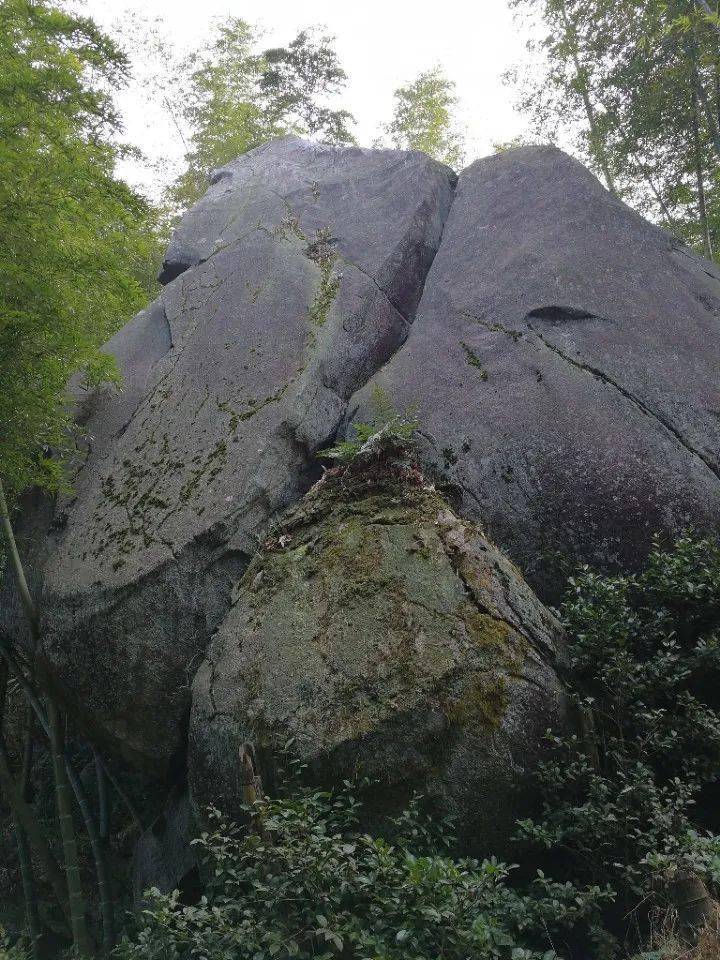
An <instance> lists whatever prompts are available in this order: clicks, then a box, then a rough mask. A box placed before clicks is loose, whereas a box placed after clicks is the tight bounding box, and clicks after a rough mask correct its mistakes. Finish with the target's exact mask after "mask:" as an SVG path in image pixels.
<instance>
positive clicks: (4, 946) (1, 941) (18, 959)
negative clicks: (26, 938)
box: [0, 925, 30, 960]
mask: <svg viewBox="0 0 720 960" xmlns="http://www.w3.org/2000/svg"><path fill="white" fill-rule="evenodd" d="M0 960H30V948H29V947H28V946H27V945H26V944H25V943H24V942H23V941H19V942H13V941H11V939H10V937H8V935H7V934H6V932H5V930H4V929H3V927H2V925H0Z"/></svg>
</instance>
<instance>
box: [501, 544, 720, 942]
mask: <svg viewBox="0 0 720 960" xmlns="http://www.w3.org/2000/svg"><path fill="white" fill-rule="evenodd" d="M561 614H562V617H563V620H564V622H565V625H566V627H567V629H568V632H569V635H570V646H569V658H570V669H569V674H568V681H567V682H568V686H569V688H570V690H571V694H572V696H573V698H574V701H575V705H576V707H577V710H578V717H579V720H580V724H579V727H580V730H581V731H582V733H580V734H578V735H575V736H570V737H565V738H562V737H553V738H551V740H552V744H553V746H554V754H553V756H552V758H551V759H550V760H548V761H547V762H545V763H543V764H542V765H541V767H540V771H539V778H540V782H541V786H542V788H543V793H544V806H543V812H542V815H541V817H539V818H538V819H537V820H534V821H532V820H528V821H525V822H523V823H522V824H521V825H520V827H521V828H520V834H521V837H522V838H523V839H525V840H527V839H530V840H532V841H534V842H536V843H539V844H541V845H542V846H543V847H545V848H546V849H547V850H549V851H552V852H553V853H554V854H556V855H558V856H560V857H561V858H562V862H563V867H564V870H565V871H566V872H567V873H568V874H569V876H571V877H572V879H573V881H574V882H575V883H590V884H599V885H606V884H609V885H610V886H611V887H612V888H613V889H614V890H615V891H616V892H617V912H616V916H615V918H614V919H613V918H611V920H610V923H611V925H612V926H614V927H615V929H616V931H617V932H621V933H623V934H624V932H625V931H624V929H623V920H621V919H620V918H626V917H627V915H628V913H630V915H631V917H632V918H633V921H634V922H638V921H639V924H640V926H641V927H642V923H643V917H644V916H645V915H646V914H647V912H648V911H649V910H650V909H651V908H652V907H653V906H657V905H658V903H662V902H663V899H664V897H665V892H664V891H665V889H666V881H669V880H671V879H672V876H673V874H675V873H677V872H678V871H691V872H693V873H695V874H697V875H699V876H701V877H703V878H704V879H705V880H706V881H707V882H710V883H717V882H718V881H720V837H717V836H715V835H713V834H712V833H709V832H708V831H707V829H706V828H707V827H708V826H712V827H715V826H717V825H718V822H717V819H716V820H715V822H712V821H711V822H705V823H703V821H702V820H701V818H700V815H699V813H698V809H699V808H700V809H702V805H700V806H699V805H698V800H699V799H700V798H701V795H702V793H703V791H704V790H707V789H708V787H709V785H711V784H713V783H714V782H716V781H717V779H718V773H719V772H720V714H719V713H718V705H719V704H720V685H719V684H718V680H720V644H719V640H720V634H719V633H718V624H720V545H718V543H716V542H715V541H711V540H697V541H693V540H691V539H690V538H687V537H685V538H682V539H680V540H679V541H678V542H677V543H676V544H675V546H674V548H673V549H671V550H666V551H665V550H662V549H660V548H659V547H658V546H656V548H655V549H654V551H653V552H652V555H651V556H650V558H649V561H648V563H647V566H646V568H645V570H644V571H643V572H642V573H641V574H639V575H637V576H615V577H602V576H599V575H597V574H596V573H593V572H591V571H590V570H589V569H587V568H584V569H583V570H582V571H581V572H580V574H579V576H577V577H576V578H575V579H574V580H572V581H571V590H570V592H569V594H568V596H567V598H566V600H565V603H564V605H563V607H562V610H561ZM713 805H714V804H713Z"/></svg>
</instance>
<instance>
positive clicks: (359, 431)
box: [319, 387, 418, 465]
mask: <svg viewBox="0 0 720 960" xmlns="http://www.w3.org/2000/svg"><path fill="white" fill-rule="evenodd" d="M371 404H372V408H373V416H372V419H371V420H370V421H368V422H367V423H365V422H360V423H353V424H352V437H351V438H346V439H344V440H341V441H340V442H339V443H336V444H335V445H334V446H332V447H330V448H328V449H327V450H322V451H321V452H320V454H319V456H320V457H321V458H322V459H323V460H335V461H337V463H338V464H339V465H344V464H348V463H350V462H351V461H352V460H354V459H355V457H357V455H358V454H359V453H360V450H361V449H362V448H363V446H364V445H365V444H366V443H367V442H368V441H369V440H370V438H371V437H374V436H375V435H376V434H378V433H380V431H383V433H384V435H385V436H386V438H387V440H389V441H392V442H395V443H396V444H397V445H398V447H399V448H408V447H410V446H411V445H412V439H413V436H414V435H415V433H416V432H417V429H418V422H417V420H416V419H415V418H414V416H413V415H412V413H411V412H407V413H406V414H405V416H400V415H399V414H398V413H397V412H396V411H395V408H394V407H393V405H392V403H391V401H390V398H389V397H388V395H387V394H386V393H385V391H384V390H382V389H380V388H379V387H376V388H375V389H374V390H373V393H372V397H371Z"/></svg>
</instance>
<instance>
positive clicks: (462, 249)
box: [351, 147, 720, 597]
mask: <svg viewBox="0 0 720 960" xmlns="http://www.w3.org/2000/svg"><path fill="white" fill-rule="evenodd" d="M719 308H720V273H718V271H717V269H716V268H715V267H714V266H713V265H711V264H708V263H705V262H704V261H701V260H699V259H698V258H696V257H695V256H693V255H691V254H689V253H688V252H687V251H685V250H683V249H681V248H678V247H677V246H675V245H673V243H672V242H671V240H670V239H669V237H668V236H667V235H666V234H664V233H663V232H662V231H660V230H658V229H656V228H655V227H653V226H651V225H650V224H648V223H647V222H646V221H645V220H643V219H642V218H641V217H640V216H638V215H637V214H635V213H633V212H632V211H630V210H629V209H628V208H627V207H626V206H624V205H623V204H622V203H620V202H619V201H616V200H614V199H613V198H612V197H611V196H610V195H609V194H608V193H607V192H606V191H605V190H604V189H603V188H602V187H601V186H600V184H599V183H598V182H597V180H596V179H595V177H593V176H592V175H591V174H590V173H589V172H588V171H587V170H585V169H584V168H583V167H582V166H581V165H580V164H578V163H577V162H576V161H574V160H572V159H570V158H569V157H567V156H566V155H564V154H563V153H561V152H560V151H558V150H556V149H553V148H550V147H547V148H523V149H519V150H513V151H510V152H508V153H503V154H499V155H497V156H494V157H489V158H488V159H485V160H479V161H477V162H476V163H474V164H472V166H470V167H469V168H468V169H467V170H465V171H464V172H463V173H462V174H461V176H460V180H459V183H458V187H457V192H456V196H455V200H454V203H453V207H452V210H451V213H450V215H449V217H448V221H447V224H446V227H445V232H444V234H443V241H442V245H441V247H440V250H439V252H438V255H437V257H436V258H435V261H434V263H433V266H432V269H431V271H430V274H429V276H428V279H427V282H426V285H425V291H424V294H423V298H422V301H421V303H420V306H419V308H418V315H417V319H416V320H415V322H414V324H413V327H412V331H411V333H410V336H409V338H408V341H407V343H406V344H405V345H404V347H403V348H402V350H400V351H399V352H398V353H397V354H396V356H395V357H393V359H392V360H391V361H390V362H389V363H388V364H387V365H386V366H385V367H384V368H383V369H382V371H381V372H380V373H379V374H378V375H377V376H376V377H375V378H374V379H373V382H372V384H371V385H369V387H368V388H366V389H365V390H364V391H362V392H361V393H360V395H359V396H358V397H356V398H354V399H353V401H352V402H351V410H353V412H354V416H355V418H356V419H358V420H363V419H367V418H368V416H369V414H370V410H369V406H370V405H369V397H370V391H371V389H372V387H373V386H376V385H377V386H380V387H382V388H383V389H385V390H386V391H387V393H388V394H389V397H390V399H391V400H392V401H393V403H394V404H395V406H396V407H397V408H398V409H400V410H402V409H403V408H404V407H405V406H406V405H415V406H416V407H417V416H418V419H419V421H420V424H421V431H422V435H423V459H424V461H425V466H426V469H428V470H433V469H434V470H435V471H436V472H437V473H438V474H442V475H443V476H444V477H446V478H447V479H448V480H450V481H451V482H452V483H453V484H454V485H455V487H456V490H457V491H458V494H459V500H460V510H461V513H462V514H463V515H464V516H467V517H472V518H476V519H478V520H480V521H481V522H482V523H483V524H484V525H485V526H486V527H487V529H488V531H489V533H490V534H491V536H492V537H493V539H494V540H495V541H496V542H497V543H499V544H500V545H501V546H502V547H503V548H504V549H506V550H507V551H508V553H509V554H510V556H511V557H512V558H513V560H514V561H515V562H516V563H518V564H519V566H520V568H521V569H522V570H523V573H524V574H525V575H526V576H527V577H528V579H529V580H530V582H531V583H532V584H533V585H534V586H535V587H536V588H539V589H540V590H541V591H542V593H543V595H545V596H551V597H554V596H556V591H557V586H558V583H559V582H561V577H560V576H559V571H560V570H562V569H563V567H564V566H565V564H564V563H563V561H565V562H567V561H570V563H574V562H577V561H580V560H581V561H586V562H590V563H593V564H599V565H613V564H616V563H620V564H623V565H630V566H633V565H634V564H636V563H637V562H638V560H640V559H641V558H642V557H643V556H644V555H645V554H646V552H647V550H648V547H649V544H650V540H651V537H652V535H653V534H654V533H656V532H662V531H668V532H673V531H677V530H678V529H680V528H682V527H684V526H686V525H688V524H689V525H696V526H699V527H703V528H708V527H710V528H716V527H717V521H718V518H719V517H720V479H719V477H720V376H719V375H718V374H719V372H720V335H719V334H720V320H719V319H718V309H719ZM565 569H567V567H566V566H565Z"/></svg>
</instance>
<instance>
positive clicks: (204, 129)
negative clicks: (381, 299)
mask: <svg viewBox="0 0 720 960" xmlns="http://www.w3.org/2000/svg"><path fill="white" fill-rule="evenodd" d="M259 41H260V35H259V33H258V31H257V30H256V29H255V28H254V27H252V26H251V25H250V24H249V23H247V22H246V21H245V20H242V19H240V18H238V17H230V18H228V19H227V20H225V21H223V22H222V23H221V24H219V25H218V27H217V28H216V32H215V36H214V38H213V40H212V41H211V42H210V44H209V45H208V46H207V47H206V48H204V49H202V50H198V51H195V52H193V53H192V54H190V55H189V56H188V57H186V58H185V59H184V60H183V61H182V63H181V65H180V72H181V75H182V76H183V77H184V80H183V81H182V82H183V84H184V87H185V90H184V95H183V100H184V107H183V109H182V115H183V120H184V121H185V123H186V124H187V127H188V129H189V131H190V134H189V142H188V149H187V152H186V155H185V161H186V164H187V169H186V170H185V172H184V173H182V174H181V176H180V177H179V178H178V180H177V181H176V183H175V184H173V186H172V187H171V189H170V192H169V199H170V201H171V203H172V205H173V206H174V207H175V208H180V209H182V208H185V207H187V206H189V205H190V204H191V203H193V202H194V201H195V200H197V198H198V197H199V196H201V195H202V194H203V193H204V192H205V189H206V187H207V175H208V173H209V172H210V171H211V170H212V169H214V168H215V167H219V166H222V165H223V164H224V163H228V161H230V160H233V159H234V158H235V157H238V156H240V155H241V154H243V153H246V152H247V151H248V150H252V149H253V148H254V147H258V146H260V145H261V144H263V143H266V142H267V141H268V140H272V139H274V138H276V137H281V136H284V135H286V134H290V133H293V134H297V135H299V136H311V137H317V138H318V139H320V140H323V141H325V142H328V143H351V142H353V138H352V134H351V133H350V125H351V123H352V122H353V119H352V116H351V114H350V113H348V111H347V110H344V109H338V108H334V107H333V106H332V100H333V98H334V97H335V96H336V95H337V94H338V93H339V92H340V91H341V90H342V88H343V86H344V84H345V82H346V80H347V75H346V73H345V71H344V70H343V69H342V67H341V66H340V64H339V61H338V58H337V54H336V53H335V50H334V48H333V39H332V37H329V36H326V35H324V34H320V33H318V32H317V31H311V30H303V31H301V32H300V33H299V34H298V35H297V37H296V38H295V39H294V40H293V41H292V42H291V43H290V44H289V45H288V46H287V47H276V48H273V49H269V50H266V51H265V52H264V53H262V52H258V46H259Z"/></svg>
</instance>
